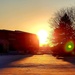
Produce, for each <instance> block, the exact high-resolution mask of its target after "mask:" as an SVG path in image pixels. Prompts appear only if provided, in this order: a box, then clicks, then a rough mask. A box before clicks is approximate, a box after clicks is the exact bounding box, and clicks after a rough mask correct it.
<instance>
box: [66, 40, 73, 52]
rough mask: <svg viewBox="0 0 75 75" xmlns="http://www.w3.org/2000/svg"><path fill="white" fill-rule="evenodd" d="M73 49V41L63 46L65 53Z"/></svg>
mask: <svg viewBox="0 0 75 75" xmlns="http://www.w3.org/2000/svg"><path fill="white" fill-rule="evenodd" d="M73 49H74V43H73V41H69V42H67V43H66V45H65V51H66V52H71V51H73Z"/></svg>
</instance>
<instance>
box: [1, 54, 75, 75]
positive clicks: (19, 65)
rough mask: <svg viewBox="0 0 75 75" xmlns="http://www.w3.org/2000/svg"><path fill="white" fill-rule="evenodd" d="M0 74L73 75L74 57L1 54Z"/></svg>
mask: <svg viewBox="0 0 75 75" xmlns="http://www.w3.org/2000/svg"><path fill="white" fill-rule="evenodd" d="M0 75H75V57H65V58H60V59H59V58H56V57H53V56H52V55H46V54H44V55H2V56H0Z"/></svg>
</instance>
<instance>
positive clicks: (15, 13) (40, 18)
mask: <svg viewBox="0 0 75 75" xmlns="http://www.w3.org/2000/svg"><path fill="white" fill-rule="evenodd" d="M74 4H75V0H0V29H9V30H21V31H26V32H30V33H37V32H38V31H39V30H41V29H45V30H47V31H48V30H49V24H48V21H49V19H50V18H51V17H52V15H53V13H54V12H56V11H57V10H59V9H60V8H62V7H66V6H74Z"/></svg>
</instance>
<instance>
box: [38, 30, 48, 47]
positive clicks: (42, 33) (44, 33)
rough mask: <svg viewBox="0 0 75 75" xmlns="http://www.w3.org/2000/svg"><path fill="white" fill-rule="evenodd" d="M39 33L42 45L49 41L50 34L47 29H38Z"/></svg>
mask: <svg viewBox="0 0 75 75" xmlns="http://www.w3.org/2000/svg"><path fill="white" fill-rule="evenodd" d="M37 35H38V38H39V42H40V46H42V45H44V44H46V43H47V39H48V35H49V34H48V32H47V31H46V30H40V31H38V33H37Z"/></svg>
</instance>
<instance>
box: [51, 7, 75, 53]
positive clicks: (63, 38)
mask: <svg viewBox="0 0 75 75" xmlns="http://www.w3.org/2000/svg"><path fill="white" fill-rule="evenodd" d="M74 15H75V12H74V9H71V8H70V9H69V8H68V9H65V10H63V9H62V10H60V11H59V12H58V13H57V15H56V16H55V18H54V19H53V22H54V23H53V24H54V25H53V26H54V27H53V28H54V32H53V39H52V40H53V43H54V44H55V45H56V46H55V47H56V49H55V50H56V52H59V53H60V54H62V53H63V54H64V46H65V45H66V43H67V42H68V41H70V40H72V41H75V29H74V26H75V25H74V21H75V16H74Z"/></svg>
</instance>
